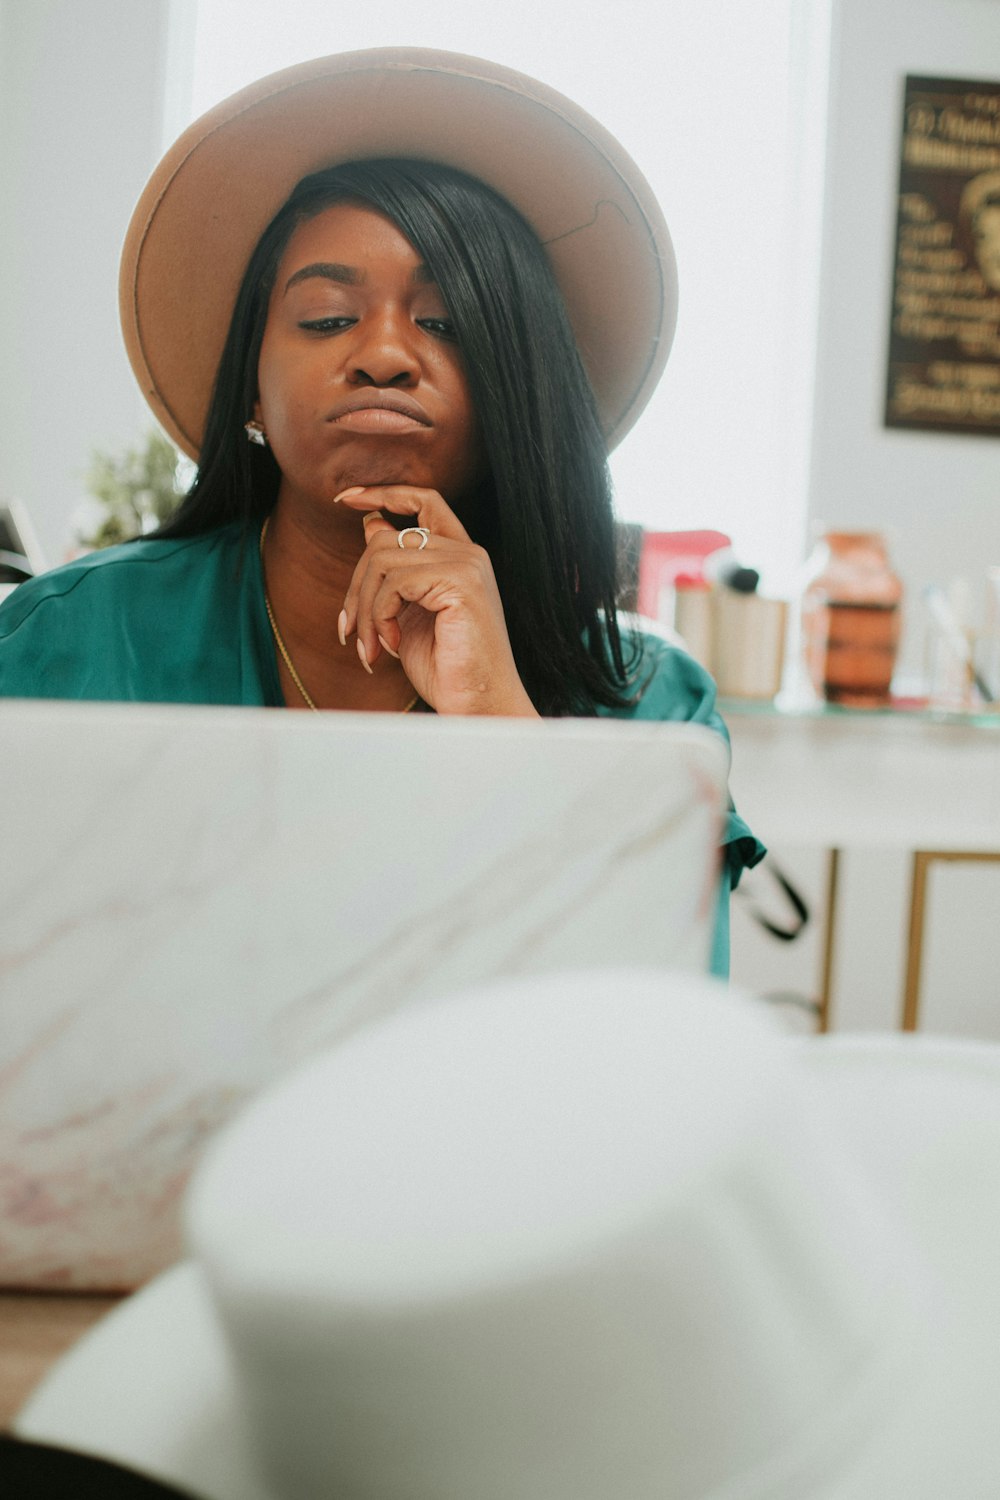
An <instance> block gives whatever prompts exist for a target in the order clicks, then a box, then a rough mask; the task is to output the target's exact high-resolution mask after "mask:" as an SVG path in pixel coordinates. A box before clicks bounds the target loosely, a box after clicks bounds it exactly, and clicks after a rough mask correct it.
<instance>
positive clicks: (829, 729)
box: [722, 699, 1000, 1030]
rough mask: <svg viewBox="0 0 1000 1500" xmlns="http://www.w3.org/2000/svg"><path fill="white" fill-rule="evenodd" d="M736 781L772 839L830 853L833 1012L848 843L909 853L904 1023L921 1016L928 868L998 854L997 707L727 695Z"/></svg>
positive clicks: (826, 970) (911, 1025)
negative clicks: (939, 708)
mask: <svg viewBox="0 0 1000 1500" xmlns="http://www.w3.org/2000/svg"><path fill="white" fill-rule="evenodd" d="M722 711H723V714H724V716H725V718H726V722H727V723H728V725H729V730H730V734H731V736H732V741H733V769H732V774H731V787H732V792H733V796H734V798H735V800H736V804H737V806H738V807H739V809H740V812H741V813H742V814H743V816H744V817H745V818H746V819H747V821H748V822H749V823H750V826H751V827H752V828H754V829H755V830H757V831H760V832H762V833H763V836H764V837H765V840H766V841H767V842H769V843H770V845H771V846H772V847H774V848H780V847H781V846H782V845H783V844H785V845H789V844H791V845H802V844H818V845H823V846H825V847H827V848H828V849H829V850H830V851H831V854H830V867H829V881H828V899H827V921H826V933H825V944H824V947H825V953H824V965H823V976H822V981H821V992H820V996H819V1009H820V1025H821V1028H825V1026H826V1022H827V1013H828V1004H829V992H830V965H831V958H832V952H833V944H834V936H835V930H836V913H837V879H838V861H839V852H840V850H842V849H844V848H858V849H864V848H868V849H900V850H908V851H910V852H911V854H912V877H911V889H910V909H909V918H908V958H907V966H906V980H905V987H904V995H903V999H902V1007H901V1024H902V1027H903V1029H904V1030H913V1029H915V1027H916V1025H917V1022H918V1014H919V994H920V970H921V960H922V950H923V932H924V921H925V915H926V895H927V874H928V871H929V868H930V866H931V865H932V864H933V863H934V862H935V861H938V860H983V861H996V860H1000V713H988V714H980V715H976V716H973V715H955V714H935V713H927V712H913V711H900V712H895V711H882V710H875V711H861V710H854V711H851V710H843V709H830V708H823V707H817V708H799V709H786V710H781V709H778V708H776V707H775V706H774V705H770V704H767V705H764V704H750V703H740V702H737V701H736V700H732V699H729V700H725V701H724V702H723V704H722Z"/></svg>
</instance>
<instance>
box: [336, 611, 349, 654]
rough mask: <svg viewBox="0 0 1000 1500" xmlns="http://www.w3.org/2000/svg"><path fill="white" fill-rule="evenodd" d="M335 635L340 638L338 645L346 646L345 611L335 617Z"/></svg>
mask: <svg viewBox="0 0 1000 1500" xmlns="http://www.w3.org/2000/svg"><path fill="white" fill-rule="evenodd" d="M337 635H338V636H339V637H340V644H341V645H342V646H346V645H347V610H346V609H342V610H341V611H340V614H339V615H338V616H337Z"/></svg>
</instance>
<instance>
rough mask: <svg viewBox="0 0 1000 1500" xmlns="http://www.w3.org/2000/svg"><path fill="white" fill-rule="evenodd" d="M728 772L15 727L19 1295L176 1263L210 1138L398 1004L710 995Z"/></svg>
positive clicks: (606, 746)
mask: <svg viewBox="0 0 1000 1500" xmlns="http://www.w3.org/2000/svg"><path fill="white" fill-rule="evenodd" d="M727 765H728V755H727V751H726V747H725V746H724V744H723V743H722V741H721V740H720V738H719V737H718V736H717V735H715V734H714V733H712V732H711V731H709V730H707V729H704V728H702V727H700V726H696V725H686V724H624V723H619V722H614V721H609V720H559V721H551V720H549V721H535V720H532V721H527V720H514V719H504V720H498V719H459V718H437V717H434V716H431V715H426V716H417V715H407V716H401V715H386V714H317V715H311V714H296V713H279V712H275V711H274V710H268V709H260V710H257V709H246V708H232V709H230V708H197V707H175V706H160V705H113V704H77V703H51V702H41V701H39V702H8V703H5V704H3V705H2V706H0V768H2V772H0V774H2V791H3V832H4V838H3V859H2V860H0V1174H3V1180H4V1183H5V1196H6V1204H7V1209H6V1214H5V1218H4V1223H3V1231H2V1234H0V1286H6V1287H12V1286H13V1287H39V1288H44V1287H64V1288H88V1289H94V1290H96V1289H117V1288H128V1287H132V1286H135V1285H137V1284H139V1283H140V1282H142V1281H144V1280H146V1279H147V1278H148V1277H149V1276H151V1275H153V1274H154V1273H156V1272H157V1271H159V1270H161V1269H162V1268H163V1267H164V1266H166V1265H168V1264H170V1263H171V1262H172V1261H173V1260H174V1259H176V1257H177V1256H178V1254H179V1253H180V1249H181V1241H180V1229H179V1213H178V1207H179V1203H180V1200H181V1197H182V1194H183V1189H184V1186H185V1184H186V1182H187V1178H188V1176H189V1174H190V1171H191V1169H192V1167H193V1165H194V1163H195V1161H196V1159H197V1157H198V1155H199V1153H200V1151H201V1148H202V1147H203V1145H204V1143H205V1142H206V1140H207V1139H208V1138H209V1137H210V1136H211V1135H212V1133H213V1132H215V1131H216V1130H217V1129H218V1128H219V1127H220V1126H221V1125H223V1124H224V1123H225V1122H226V1121H227V1120H228V1119H229V1118H231V1116H232V1115H233V1114H234V1113H235V1112H236V1111H237V1110H238V1109H239V1108H240V1106H241V1105H242V1104H243V1103H244V1102H245V1101H246V1100H247V1099H249V1098H250V1097H251V1096H252V1095H253V1094H254V1093H256V1092H257V1091H258V1090H259V1089H261V1088H262V1087H264V1086H265V1085H267V1084H268V1083H269V1082H270V1081H272V1080H273V1079H275V1078H276V1077H278V1076H280V1075H281V1074H282V1073H283V1072H285V1071H286V1070H287V1069H289V1068H291V1067H293V1066H294V1065H295V1064H296V1063H298V1062H300V1061H301V1060H303V1059H304V1058H306V1057H308V1056H311V1055H312V1054H314V1053H315V1052H316V1051H317V1050H318V1049H320V1048H324V1047H329V1046H333V1045H336V1044H337V1042H338V1040H339V1039H340V1038H342V1037H344V1036H346V1035H349V1034H350V1033H351V1032H353V1031H355V1030H356V1029H357V1028H359V1027H362V1026H370V1025H373V1024H376V1023H377V1022H378V1020H379V1018H380V1017H382V1016H385V1015H387V1014H389V1013H390V1012H392V1011H395V1010H397V1009H398V1008H400V1007H402V1006H413V1005H420V1004H425V1003H428V1002H431V1001H434V1000H436V999H438V998H440V997H443V996H445V995H447V994H449V993H451V992H453V991H455V990H456V989H459V988H463V987H466V986H469V985H474V984H476V983H478V982H480V981H485V980H489V979H493V978H497V977H501V976H509V975H520V974H529V973H544V972H550V971H553V970H567V969H590V968H594V967H617V968H620V967H621V966H622V965H657V966H664V965H666V966H670V967H679V968H683V969H689V970H704V969H705V968H706V967H707V963H708V953H709V946H710V939H711V927H712V919H713V913H714V894H715V888H716V880H717V868H718V863H717V862H718V854H717V846H718V835H719V828H720V824H721V818H722V812H723V808H724V806H725V796H726V793H725V784H726V772H727ZM614 1003H615V994H614V991H613V987H609V994H608V1004H609V1005H613V1004H614ZM513 1103H514V1101H512V1107H513Z"/></svg>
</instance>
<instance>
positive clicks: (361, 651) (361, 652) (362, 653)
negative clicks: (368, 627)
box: [358, 636, 375, 677]
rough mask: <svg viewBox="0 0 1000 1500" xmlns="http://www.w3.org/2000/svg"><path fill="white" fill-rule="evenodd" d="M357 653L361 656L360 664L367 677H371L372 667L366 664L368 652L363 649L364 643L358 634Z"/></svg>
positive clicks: (372, 674)
mask: <svg viewBox="0 0 1000 1500" xmlns="http://www.w3.org/2000/svg"><path fill="white" fill-rule="evenodd" d="M358 655H359V656H360V658H361V665H362V666H363V667H364V669H365V671H366V672H367V673H368V675H369V677H373V676H374V675H375V674H374V673H373V672H372V669H371V667H370V666H369V664H368V652H367V651H366V650H365V643H364V641H363V640H362V639H361V637H360V636H358Z"/></svg>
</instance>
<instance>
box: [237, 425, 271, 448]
mask: <svg viewBox="0 0 1000 1500" xmlns="http://www.w3.org/2000/svg"><path fill="white" fill-rule="evenodd" d="M243 431H244V432H245V433H246V435H247V437H248V439H249V440H250V442H251V443H256V444H257V446H258V447H260V448H266V447H267V436H266V434H265V432H264V429H263V427H262V426H261V425H260V423H259V422H245V423H244V425H243Z"/></svg>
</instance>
